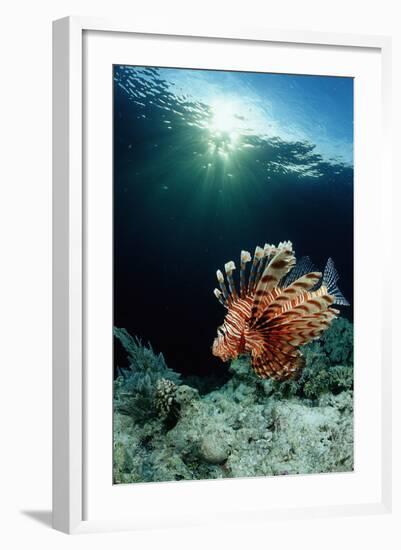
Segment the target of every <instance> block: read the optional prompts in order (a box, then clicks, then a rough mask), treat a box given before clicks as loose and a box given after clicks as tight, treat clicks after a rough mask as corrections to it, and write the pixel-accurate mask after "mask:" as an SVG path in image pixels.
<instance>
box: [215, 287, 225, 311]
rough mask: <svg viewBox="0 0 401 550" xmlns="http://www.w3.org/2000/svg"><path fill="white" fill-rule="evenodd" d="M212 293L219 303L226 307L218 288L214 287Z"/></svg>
mask: <svg viewBox="0 0 401 550" xmlns="http://www.w3.org/2000/svg"><path fill="white" fill-rule="evenodd" d="M213 293H214V295H215V296H216V298H217V299H218V301H219V302H220V303H221V305H222V306H224V307H227V302H226V301H225V300H224V297H223V293H222V292H221V290H219V289H218V288H215V289H214V291H213Z"/></svg>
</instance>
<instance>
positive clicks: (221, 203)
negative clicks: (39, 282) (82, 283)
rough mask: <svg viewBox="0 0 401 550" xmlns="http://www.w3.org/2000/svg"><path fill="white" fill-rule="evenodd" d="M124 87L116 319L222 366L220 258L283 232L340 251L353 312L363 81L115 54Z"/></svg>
mask: <svg viewBox="0 0 401 550" xmlns="http://www.w3.org/2000/svg"><path fill="white" fill-rule="evenodd" d="M113 92H114V98H113V112H114V205H113V212H114V324H115V326H117V327H124V328H126V329H127V330H128V332H129V333H131V334H132V335H136V336H138V337H139V338H141V339H142V340H143V341H144V342H146V343H147V342H150V343H151V345H152V347H153V348H154V349H155V350H156V351H157V352H162V353H163V355H164V357H165V359H166V362H167V364H168V366H169V367H170V368H172V369H174V370H175V371H177V372H179V373H181V374H183V375H198V376H205V377H206V376H212V375H214V374H215V373H221V374H222V375H223V374H224V373H225V372H227V369H228V366H227V365H225V364H223V363H222V362H221V361H220V360H219V359H218V358H216V357H214V356H213V355H212V353H211V345H212V343H213V339H214V337H215V335H216V329H217V327H218V326H219V325H220V324H221V323H222V321H223V318H224V314H225V310H224V309H223V307H222V306H221V305H220V304H219V303H218V301H217V300H216V298H215V297H214V295H213V289H214V288H215V287H216V286H218V285H217V281H216V270H217V269H223V267H224V264H225V263H226V262H227V261H229V260H234V261H235V262H236V264H237V266H239V256H240V252H241V250H243V249H245V250H249V251H250V252H251V253H253V251H254V249H255V247H256V245H260V246H263V245H264V244H265V243H272V244H278V243H279V242H280V241H284V240H290V241H292V243H293V246H294V249H295V252H296V256H297V258H300V257H301V256H304V255H309V256H310V257H311V259H312V261H313V262H314V263H315V264H316V266H317V267H319V268H320V269H323V268H324V265H325V263H326V261H327V259H328V258H329V257H331V258H333V260H334V262H335V265H336V267H337V269H338V272H339V274H340V280H339V286H340V288H341V290H342V292H343V293H344V295H345V296H346V298H347V299H348V301H349V302H350V304H351V305H350V306H349V307H347V308H341V309H342V311H341V315H342V316H344V317H347V318H348V319H349V320H350V321H352V315H353V307H352V304H353V81H352V79H348V78H339V77H315V76H297V75H278V74H262V73H232V72H225V71H201V70H189V69H163V68H149V67H133V66H115V67H114V81H113ZM237 275H238V273H237ZM237 281H238V280H237ZM125 363H126V357H125V354H124V352H123V350H122V349H121V348H120V347H119V345H118V343H116V346H115V367H116V366H117V365H118V366H124V364H125Z"/></svg>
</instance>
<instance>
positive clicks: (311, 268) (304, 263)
mask: <svg viewBox="0 0 401 550" xmlns="http://www.w3.org/2000/svg"><path fill="white" fill-rule="evenodd" d="M316 271H318V270H317V269H316V266H315V264H314V263H313V262H312V260H311V259H310V257H309V256H302V258H300V259H299V260H297V263H296V265H295V266H294V268H293V269H292V270H291V271H290V272H289V273H288V275H287V276H286V277H284V278H283V279H282V281H281V282H280V287H282V288H285V287H288V286H290V285H291V284H292V283H293V282H294V281H296V280H297V279H299V278H300V277H303V276H304V275H306V274H307V273H313V272H316Z"/></svg>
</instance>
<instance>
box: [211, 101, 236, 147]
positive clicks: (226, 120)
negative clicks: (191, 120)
mask: <svg viewBox="0 0 401 550" xmlns="http://www.w3.org/2000/svg"><path fill="white" fill-rule="evenodd" d="M239 107H240V106H239V105H238V103H237V102H234V101H224V100H220V99H216V100H214V101H212V102H211V110H212V116H211V119H210V121H209V123H208V125H207V127H208V130H209V132H210V141H209V148H210V150H211V152H214V153H217V154H219V155H221V156H222V157H224V156H228V155H229V153H230V152H231V151H232V150H234V149H235V148H237V147H238V145H239V141H240V138H241V122H243V117H241V116H240V114H239V112H240V109H239Z"/></svg>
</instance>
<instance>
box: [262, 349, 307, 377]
mask: <svg viewBox="0 0 401 550" xmlns="http://www.w3.org/2000/svg"><path fill="white" fill-rule="evenodd" d="M304 366H305V360H304V358H303V357H302V355H301V353H300V352H299V351H298V350H295V349H292V348H291V346H287V345H283V344H282V343H277V344H276V345H274V344H272V343H270V344H266V347H265V349H264V351H263V353H261V354H260V355H258V356H256V357H255V358H254V361H253V368H254V370H255V372H256V374H258V375H259V376H260V377H261V378H268V377H269V378H273V379H275V380H288V379H290V378H293V377H294V375H295V374H296V372H297V371H299V370H300V369H302V368H303V367H304Z"/></svg>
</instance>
